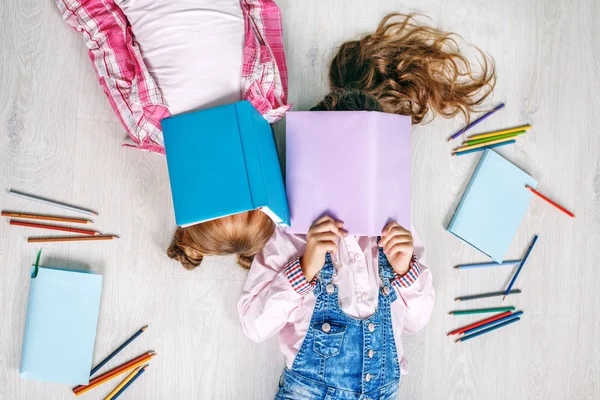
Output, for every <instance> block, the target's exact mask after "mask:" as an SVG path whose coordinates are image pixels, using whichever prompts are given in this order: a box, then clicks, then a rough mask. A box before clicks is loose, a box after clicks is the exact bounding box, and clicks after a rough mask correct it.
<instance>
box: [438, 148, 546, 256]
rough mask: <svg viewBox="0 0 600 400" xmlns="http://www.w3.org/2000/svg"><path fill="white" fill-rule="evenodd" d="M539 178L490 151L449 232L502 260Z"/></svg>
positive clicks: (467, 191)
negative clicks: (528, 188)
mask: <svg viewBox="0 0 600 400" xmlns="http://www.w3.org/2000/svg"><path fill="white" fill-rule="evenodd" d="M525 185H528V186H530V187H532V188H534V189H535V188H536V186H537V181H536V180H535V179H533V178H532V177H531V176H529V175H528V174H526V173H525V172H523V171H522V170H521V169H519V168H517V167H516V166H515V165H514V164H512V163H511V162H509V161H508V160H506V159H505V158H503V157H502V156H500V155H499V154H498V153H496V152H495V151H493V150H489V149H488V150H486V151H485V152H484V153H483V155H482V156H481V160H480V161H479V165H478V166H477V169H476V170H475V173H474V174H473V177H472V178H471V181H470V182H469V185H468V186H467V189H466V190H465V193H464V194H463V197H462V200H461V201H460V203H459V204H458V208H457V209H456V211H455V213H454V217H452V221H450V225H448V231H449V232H451V233H453V234H454V235H456V236H458V237H459V238H461V239H462V240H464V241H465V242H467V243H469V244H470V245H471V246H473V247H475V248H477V249H478V250H480V251H481V252H483V253H485V254H487V255H488V256H489V257H491V258H492V259H493V260H494V261H496V262H502V260H504V256H505V255H506V252H507V251H508V248H509V246H510V243H511V242H512V240H513V237H514V236H515V234H516V232H517V228H518V227H519V224H520V223H521V219H523V216H524V215H525V212H526V211H527V207H528V205H529V201H530V200H531V197H532V196H533V194H532V193H531V192H530V191H529V190H527V189H526V188H525Z"/></svg>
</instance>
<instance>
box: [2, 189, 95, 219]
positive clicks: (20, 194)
mask: <svg viewBox="0 0 600 400" xmlns="http://www.w3.org/2000/svg"><path fill="white" fill-rule="evenodd" d="M8 194H12V195H13V196H17V197H21V198H23V199H28V200H33V201H37V202H39V203H44V204H48V205H50V206H55V207H60V208H64V209H66V210H71V211H75V212H79V213H82V214H87V215H98V213H96V212H95V211H92V210H88V209H86V208H81V207H77V206H72V205H70V204H66V203H61V202H59V201H54V200H49V199H45V198H43V197H39V196H34V195H32V194H27V193H23V192H18V191H16V190H12V189H11V190H9V191H8Z"/></svg>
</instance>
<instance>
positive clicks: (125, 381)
mask: <svg viewBox="0 0 600 400" xmlns="http://www.w3.org/2000/svg"><path fill="white" fill-rule="evenodd" d="M142 368H143V367H142V366H141V365H140V366H139V367H137V368H136V369H134V370H133V371H132V372H131V373H130V374H129V375H127V376H126V377H125V379H123V380H122V381H121V383H119V384H118V385H117V386H116V387H115V388H114V389H113V390H112V392H110V393H109V394H107V395H106V397H105V398H104V400H111V399H112V398H113V396H114V395H115V394H117V392H118V391H119V390H121V389H122V388H123V386H125V385H127V382H129V381H130V380H132V379H133V377H134V376H135V374H137V373H138V371H139V370H140V369H142Z"/></svg>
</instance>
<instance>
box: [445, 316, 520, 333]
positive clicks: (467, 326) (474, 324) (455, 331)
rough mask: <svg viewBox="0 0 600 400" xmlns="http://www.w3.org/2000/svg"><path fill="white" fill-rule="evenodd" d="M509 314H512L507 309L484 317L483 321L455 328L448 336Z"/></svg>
mask: <svg viewBox="0 0 600 400" xmlns="http://www.w3.org/2000/svg"><path fill="white" fill-rule="evenodd" d="M507 315H510V311H505V312H503V313H500V314H496V315H492V316H491V317H488V318H486V319H482V320H481V321H477V322H473V323H472V324H469V325H466V326H463V327H462V328H458V329H455V330H453V331H452V332H450V333H448V335H447V336H450V335H456V334H459V333H462V332H464V331H468V330H469V329H473V328H477V327H478V326H481V325H485V324H487V323H489V322H492V321H496V320H497V319H500V318H504V317H506V316H507Z"/></svg>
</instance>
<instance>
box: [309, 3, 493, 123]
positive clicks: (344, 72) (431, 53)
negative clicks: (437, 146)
mask: <svg viewBox="0 0 600 400" xmlns="http://www.w3.org/2000/svg"><path fill="white" fill-rule="evenodd" d="M396 17H399V19H398V20H395V21H394V19H395V18H396ZM415 17H416V15H415V14H410V15H403V14H389V15H387V16H386V17H385V18H383V20H382V21H381V23H380V24H379V27H378V28H377V30H376V31H375V32H374V33H371V34H368V35H366V36H364V37H363V38H361V39H360V40H352V41H348V42H345V43H343V44H342V45H341V46H340V48H339V50H338V52H337V54H336V55H335V57H334V58H333V60H332V62H331V66H330V69H329V80H330V86H331V90H332V94H330V95H329V97H327V96H326V98H325V100H324V101H323V102H321V103H320V104H319V106H318V107H320V108H322V109H337V108H339V105H340V101H342V103H343V101H344V100H347V98H348V97H356V91H362V92H365V93H366V94H368V95H370V96H372V97H373V98H374V99H376V100H377V101H378V102H379V103H380V104H381V107H382V109H383V111H384V112H388V113H394V114H402V115H409V116H411V117H412V122H413V124H418V123H420V122H422V121H423V118H424V117H425V115H426V114H427V113H428V112H429V111H431V112H432V116H435V114H436V113H438V114H440V115H442V116H444V117H446V118H449V117H454V116H456V115H457V114H459V113H460V114H462V115H464V117H465V119H466V120H467V121H469V119H470V113H471V112H473V111H478V110H475V108H476V107H477V106H479V105H480V104H481V103H482V102H483V101H484V100H485V98H486V97H487V96H488V95H489V94H490V93H491V92H492V90H493V89H494V86H495V84H496V74H495V67H494V62H493V60H492V59H491V58H488V57H487V56H486V55H485V54H484V53H483V52H482V51H481V50H479V49H477V48H474V49H475V50H476V54H477V55H478V56H479V57H478V58H479V60H478V61H479V66H478V68H477V70H478V72H474V70H473V67H472V64H471V62H470V61H469V60H468V59H467V58H466V57H465V56H463V55H461V54H460V49H459V45H458V41H457V39H460V37H459V36H458V35H456V34H454V33H449V32H444V31H441V30H438V29H435V28H432V27H430V26H426V25H423V24H421V23H419V22H418V21H417V19H416V18H415ZM347 91H354V92H350V96H348V95H345V94H344V93H345V92H347ZM332 96H333V97H332ZM363 97H364V96H363ZM368 97H369V96H367V100H368ZM332 99H333V100H336V101H337V102H338V107H332V106H331V104H329V103H330V102H331V100H332ZM359 100H361V101H364V98H362V99H359ZM354 102H355V101H354Z"/></svg>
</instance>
